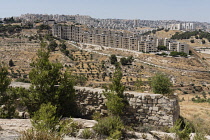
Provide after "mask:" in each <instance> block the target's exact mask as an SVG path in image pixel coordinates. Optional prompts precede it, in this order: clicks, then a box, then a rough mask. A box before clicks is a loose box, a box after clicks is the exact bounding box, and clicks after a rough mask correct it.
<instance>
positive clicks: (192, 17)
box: [0, 0, 210, 22]
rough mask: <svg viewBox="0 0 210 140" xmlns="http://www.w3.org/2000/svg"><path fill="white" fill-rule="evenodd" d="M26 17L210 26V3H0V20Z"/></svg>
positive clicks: (179, 0)
mask: <svg viewBox="0 0 210 140" xmlns="http://www.w3.org/2000/svg"><path fill="white" fill-rule="evenodd" d="M26 13H34V14H36V13H38V14H65V15H75V14H80V15H90V16H91V17H94V18H120V19H149V20H164V19H166V20H173V19H174V20H185V21H206V22H210V0H0V17H11V16H20V15H21V14H26Z"/></svg>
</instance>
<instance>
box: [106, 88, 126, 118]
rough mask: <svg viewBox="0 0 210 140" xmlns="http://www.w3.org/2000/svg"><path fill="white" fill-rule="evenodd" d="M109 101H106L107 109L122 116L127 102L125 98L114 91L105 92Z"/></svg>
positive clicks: (112, 113)
mask: <svg viewBox="0 0 210 140" xmlns="http://www.w3.org/2000/svg"><path fill="white" fill-rule="evenodd" d="M104 95H105V96H106V98H107V99H108V101H107V102H106V106H107V109H108V111H109V113H110V114H111V115H117V116H120V115H121V114H122V113H123V108H124V106H125V104H124V103H123V99H122V98H120V97H118V96H117V94H115V93H114V92H106V93H104Z"/></svg>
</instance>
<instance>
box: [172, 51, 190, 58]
mask: <svg viewBox="0 0 210 140" xmlns="http://www.w3.org/2000/svg"><path fill="white" fill-rule="evenodd" d="M170 56H173V57H176V56H182V57H187V54H186V53H184V52H176V51H173V52H170Z"/></svg>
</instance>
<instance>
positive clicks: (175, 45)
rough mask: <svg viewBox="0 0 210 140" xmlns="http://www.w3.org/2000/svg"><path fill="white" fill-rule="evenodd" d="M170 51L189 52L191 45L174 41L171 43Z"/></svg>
mask: <svg viewBox="0 0 210 140" xmlns="http://www.w3.org/2000/svg"><path fill="white" fill-rule="evenodd" d="M169 51H176V52H184V53H186V54H189V46H188V45H187V44H185V43H180V42H176V41H173V42H170V43H169Z"/></svg>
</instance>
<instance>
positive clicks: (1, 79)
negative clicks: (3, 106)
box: [0, 64, 11, 98]
mask: <svg viewBox="0 0 210 140" xmlns="http://www.w3.org/2000/svg"><path fill="white" fill-rule="evenodd" d="M8 74H9V73H8V70H7V68H6V67H4V66H2V65H1V64H0V97H1V98H2V96H4V94H5V92H6V90H7V88H8V86H9V85H10V82H11V80H10V78H9V77H8Z"/></svg>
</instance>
